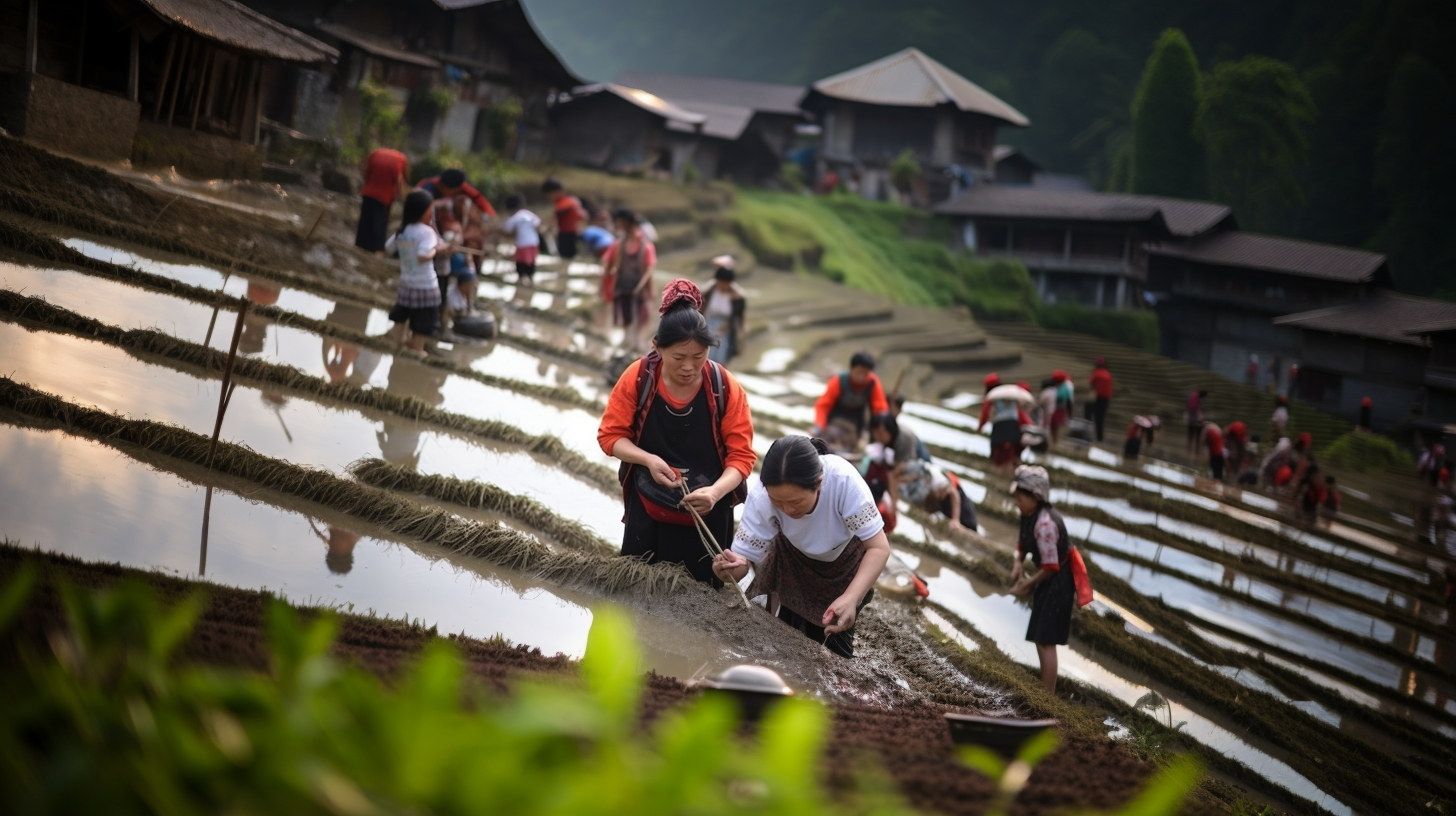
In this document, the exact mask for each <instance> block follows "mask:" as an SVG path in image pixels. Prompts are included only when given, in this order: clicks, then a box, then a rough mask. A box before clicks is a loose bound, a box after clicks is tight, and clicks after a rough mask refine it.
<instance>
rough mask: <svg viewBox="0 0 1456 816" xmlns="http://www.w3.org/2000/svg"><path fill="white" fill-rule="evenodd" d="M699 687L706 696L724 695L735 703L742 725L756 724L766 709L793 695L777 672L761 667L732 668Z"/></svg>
mask: <svg viewBox="0 0 1456 816" xmlns="http://www.w3.org/2000/svg"><path fill="white" fill-rule="evenodd" d="M699 685H700V686H702V687H703V688H704V689H706V690H707V693H709V694H721V695H725V696H727V697H728V698H730V699H732V700H733V701H734V702H735V703H737V705H738V711H739V713H740V714H741V715H742V716H743V720H744V721H745V722H758V721H759V720H760V719H762V718H763V715H764V713H765V712H767V711H768V709H769V707H770V706H772V705H773V704H774V703H776V702H778V701H780V700H782V699H784V698H785V697H792V696H793V694H794V690H793V689H791V688H789V687H788V685H787V684H785V683H784V678H782V677H780V676H779V675H778V672H776V671H774V670H773V669H768V668H764V667H763V666H751V665H740V666H734V667H732V668H730V669H728V670H726V671H724V672H722V673H721V674H718V675H716V676H714V677H709V678H707V679H706V680H702V681H700V682H699Z"/></svg>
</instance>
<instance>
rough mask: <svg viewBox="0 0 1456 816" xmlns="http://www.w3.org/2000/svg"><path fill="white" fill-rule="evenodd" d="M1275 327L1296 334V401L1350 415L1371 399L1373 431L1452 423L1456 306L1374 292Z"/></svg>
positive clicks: (1455, 404) (1455, 393) (1436, 427)
mask: <svg viewBox="0 0 1456 816" xmlns="http://www.w3.org/2000/svg"><path fill="white" fill-rule="evenodd" d="M1274 324H1275V326H1276V327H1278V328H1279V329H1281V330H1283V331H1289V332H1293V333H1295V334H1296V335H1297V343H1298V360H1299V376H1298V378H1297V379H1296V380H1295V383H1294V386H1293V393H1294V395H1295V396H1297V397H1299V398H1300V399H1303V400H1306V401H1308V402H1310V403H1313V404H1314V405H1317V406H1319V407H1321V408H1324V409H1326V410H1328V411H1330V412H1331V413H1334V414H1337V415H1341V416H1349V417H1353V416H1355V414H1356V412H1357V411H1358V410H1359V407H1360V401H1361V400H1362V399H1364V398H1365V397H1369V398H1370V399H1371V401H1372V403H1373V406H1372V414H1373V417H1374V421H1375V424H1376V427H1377V428H1378V427H1384V426H1390V425H1396V424H1409V425H1412V426H1415V427H1417V428H1423V429H1426V430H1439V429H1442V428H1444V427H1445V426H1446V425H1450V424H1456V303H1452V302H1451V301H1446V300H1432V299H1430V298H1422V297H1414V296H1411V295H1402V294H1398V293H1396V292H1392V291H1389V290H1384V289H1375V290H1372V291H1371V292H1370V293H1369V294H1367V295H1366V296H1365V297H1362V298H1360V299H1359V300H1356V301H1353V302H1350V303H1342V304H1339V305H1337V306H1330V307H1325V308H1320V309H1312V310H1309V311H1303V312H1298V313H1296V314H1287V315H1284V316H1282V317H1277V318H1275V319H1274Z"/></svg>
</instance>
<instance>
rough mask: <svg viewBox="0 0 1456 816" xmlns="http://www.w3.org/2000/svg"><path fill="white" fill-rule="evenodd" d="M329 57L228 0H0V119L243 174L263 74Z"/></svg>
mask: <svg viewBox="0 0 1456 816" xmlns="http://www.w3.org/2000/svg"><path fill="white" fill-rule="evenodd" d="M337 56H338V52H337V51H336V50H334V49H333V48H332V47H330V46H328V45H326V44H324V43H321V42H319V41H318V40H315V39H314V38H312V37H309V36H307V35H306V34H303V33H302V32H299V31H297V30H295V29H292V28H290V27H288V26H285V25H282V24H280V23H278V22H276V21H274V20H272V19H270V18H268V17H266V16H264V15H261V14H258V13H257V12H255V11H253V10H251V9H249V8H247V7H245V6H242V5H240V4H238V3H237V2H234V0H44V2H41V1H40V0H0V71H3V74H0V125H3V126H4V127H5V128H6V129H7V130H9V131H10V132H11V133H13V134H15V135H18V136H21V137H24V138H26V139H28V140H31V141H34V142H36V143H38V144H41V145H44V146H46V147H50V148H52V149H56V150H59V151H62V152H66V153H72V154H76V155H81V156H87V157H91V158H97V159H103V160H109V161H123V160H128V159H130V160H133V161H135V162H137V163H138V164H143V165H154V166H155V165H161V166H166V165H172V166H175V167H177V168H178V169H179V170H181V171H183V172H190V173H193V174H197V175H208V176H212V175H227V176H233V177H248V176H252V175H255V174H256V173H257V171H258V165H259V160H258V157H257V155H256V151H255V150H254V149H253V146H254V145H256V144H257V142H258V138H259V131H260V127H261V124H262V119H263V115H264V114H263V109H264V107H265V106H266V105H267V104H268V99H267V95H266V90H265V88H266V77H267V76H268V75H269V74H270V73H272V72H276V71H279V70H285V69H287V68H289V67H290V66H305V65H321V64H325V63H327V62H328V61H329V60H330V59H333V58H335V57H337Z"/></svg>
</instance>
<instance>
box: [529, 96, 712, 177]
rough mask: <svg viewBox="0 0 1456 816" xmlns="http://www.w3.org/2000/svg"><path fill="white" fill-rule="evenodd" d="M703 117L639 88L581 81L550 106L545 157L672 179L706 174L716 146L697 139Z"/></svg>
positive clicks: (620, 171)
mask: <svg viewBox="0 0 1456 816" xmlns="http://www.w3.org/2000/svg"><path fill="white" fill-rule="evenodd" d="M707 120H708V117H707V116H705V115H703V114H701V113H695V112H693V111H689V110H684V109H683V108H680V107H678V106H677V105H674V104H672V103H671V102H668V101H667V100H665V99H663V98H662V97H659V96H657V95H655V94H650V93H648V92H647V91H644V90H642V89H640V88H627V87H624V86H622V85H616V84H611V83H605V84H598V85H585V86H583V87H580V88H577V89H576V90H574V91H572V92H571V93H570V94H563V95H561V96H559V97H557V100H556V104H555V105H553V106H552V108H551V123H552V126H553V129H554V134H553V140H552V156H551V158H552V160H553V161H557V162H560V163H562V164H570V165H575V166H577V167H589V168H592V169H596V170H606V171H608V172H612V173H640V174H646V175H657V176H661V177H665V178H671V179H673V180H674V181H684V180H685V179H687V178H688V177H689V176H693V175H695V176H697V177H699V178H711V177H712V175H713V173H714V171H715V170H716V169H717V167H718V158H719V151H718V144H717V143H716V142H715V141H714V140H705V139H702V138H701V134H702V129H703V126H704V124H705V123H706V122H707ZM689 168H691V169H689Z"/></svg>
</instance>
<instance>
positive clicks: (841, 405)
mask: <svg viewBox="0 0 1456 816" xmlns="http://www.w3.org/2000/svg"><path fill="white" fill-rule="evenodd" d="M889 412H890V401H889V400H888V399H887V398H886V397H885V386H884V385H883V384H882V383H881V382H880V378H879V377H877V376H875V358H874V357H872V356H870V353H869V352H868V351H856V352H855V353H854V354H853V355H852V356H851V357H850V358H849V371H847V372H845V373H843V374H839V375H836V376H835V377H833V378H831V379H830V380H829V382H828V383H826V384H825V386H824V393H823V395H821V396H820V397H819V399H818V401H817V402H815V403H814V429H813V433H812V434H811V435H812V436H819V435H821V434H826V433H828V432H829V430H830V424H829V423H831V422H834V421H835V420H840V421H842V422H844V423H846V424H848V425H852V426H853V427H854V439H853V440H852V441H851V445H850V446H851V447H853V446H854V445H855V444H858V442H859V440H860V437H862V436H863V435H864V432H865V424H866V421H867V420H868V418H869V417H870V416H873V415H875V414H887V413H889Z"/></svg>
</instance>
